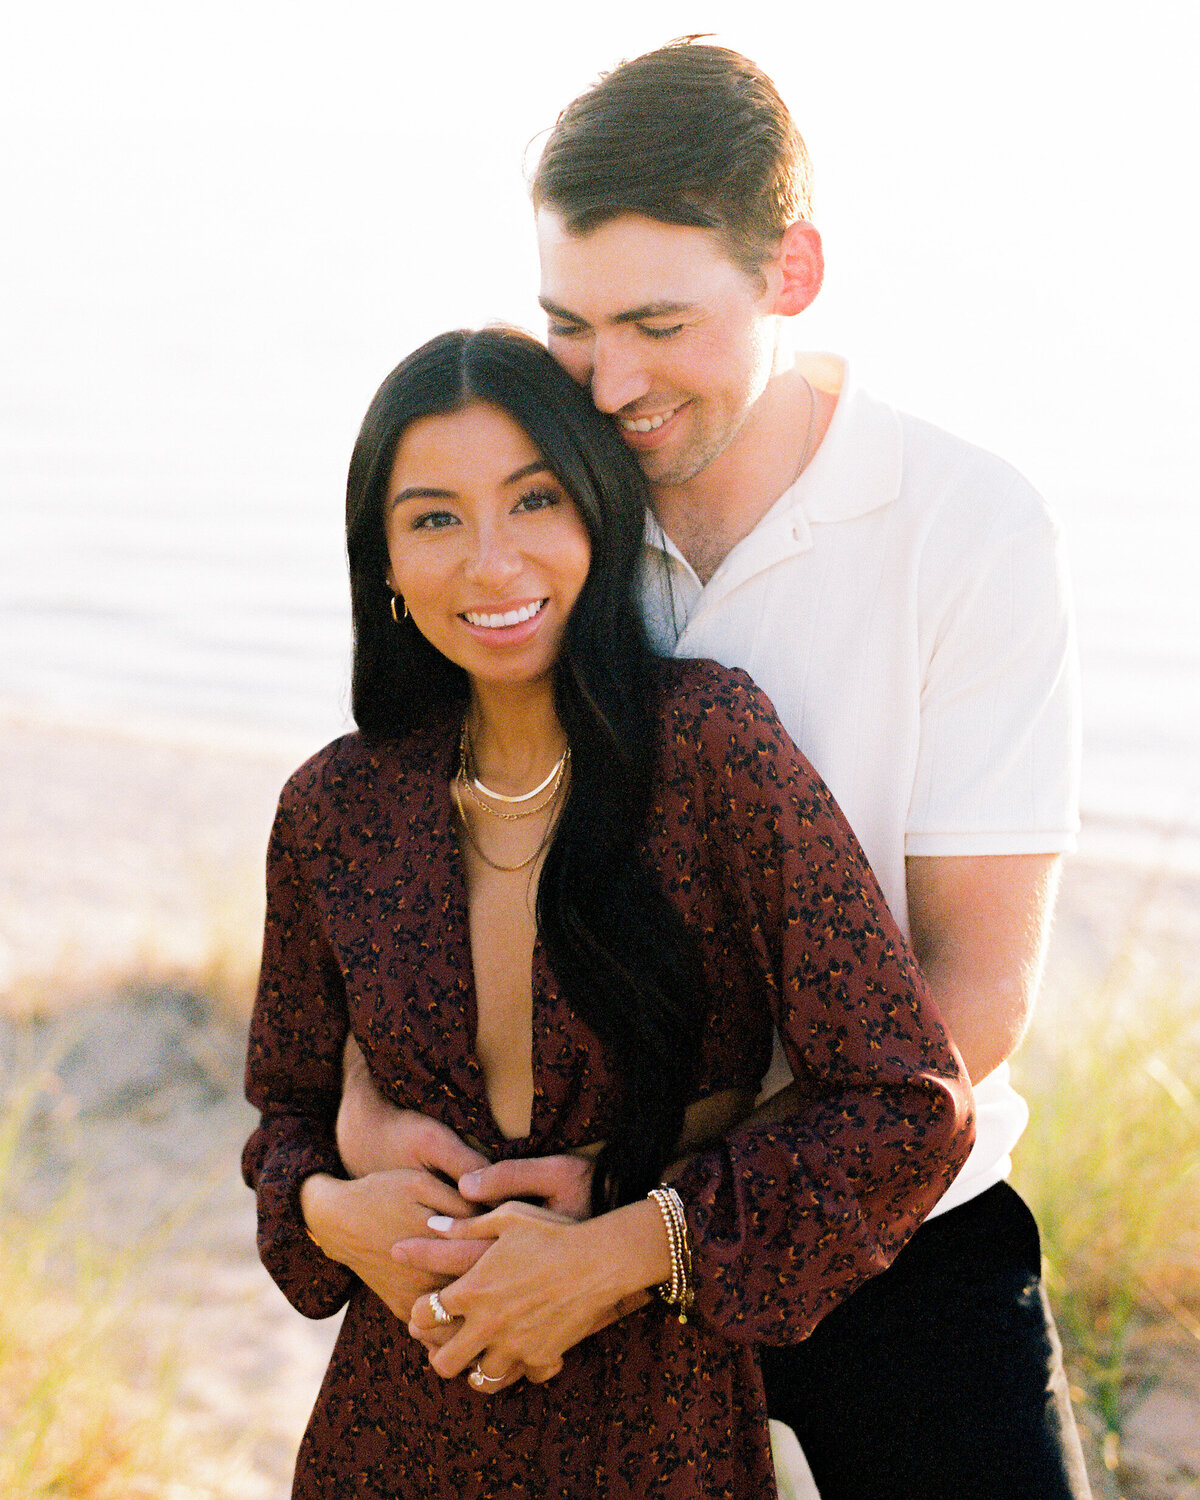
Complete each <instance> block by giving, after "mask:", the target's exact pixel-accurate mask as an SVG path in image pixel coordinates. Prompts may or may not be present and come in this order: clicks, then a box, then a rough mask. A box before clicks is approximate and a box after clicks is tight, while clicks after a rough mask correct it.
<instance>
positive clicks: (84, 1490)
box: [0, 918, 1200, 1500]
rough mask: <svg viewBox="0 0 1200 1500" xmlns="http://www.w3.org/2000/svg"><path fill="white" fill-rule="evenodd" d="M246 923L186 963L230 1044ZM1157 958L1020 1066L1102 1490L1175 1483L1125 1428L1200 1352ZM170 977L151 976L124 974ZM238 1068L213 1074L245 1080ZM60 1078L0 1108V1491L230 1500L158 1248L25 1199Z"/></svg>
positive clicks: (1177, 1094)
mask: <svg viewBox="0 0 1200 1500" xmlns="http://www.w3.org/2000/svg"><path fill="white" fill-rule="evenodd" d="M253 937H254V935H253V934H251V933H250V932H249V929H248V927H247V928H246V930H245V931H243V930H240V929H239V928H238V926H237V923H236V922H234V921H233V919H232V918H231V919H230V923H229V927H228V930H226V929H225V927H224V926H222V927H221V930H220V931H218V930H217V924H215V923H214V924H213V930H212V939H213V940H212V942H211V948H210V954H209V957H208V959H207V960H206V961H205V962H204V963H203V964H201V965H200V966H199V967H198V968H196V969H195V970H193V971H192V972H191V973H189V974H188V975H187V976H186V984H187V988H188V990H189V991H190V992H191V993H193V994H196V995H199V996H201V997H203V1000H204V1002H205V1004H206V1006H207V1007H208V1008H209V1011H210V1013H211V1014H212V1015H213V1016H214V1018H223V1020H222V1021H220V1025H221V1026H222V1027H223V1028H224V1029H225V1030H226V1031H228V1034H229V1037H230V1039H235V1038H236V1037H237V1035H238V1034H239V1031H240V1028H241V1027H243V1026H244V1022H245V1018H246V1016H247V1015H248V1011H249V1004H250V999H251V994H252V985H253V964H252V962H251V960H250V958H249V956H248V955H249V953H250V951H251V950H250V946H249V945H250V944H251V943H252V942H253ZM1143 957H1144V956H1143V955H1141V954H1139V953H1137V952H1132V951H1131V953H1130V954H1127V955H1124V956H1123V957H1121V958H1120V959H1118V961H1117V962H1116V963H1115V964H1113V965H1112V967H1111V969H1110V970H1109V971H1108V972H1107V973H1106V974H1105V976H1104V977H1103V978H1102V979H1101V980H1100V981H1098V982H1092V981H1090V980H1088V981H1085V980H1083V979H1076V978H1075V977H1071V978H1069V979H1067V980H1066V981H1065V982H1064V981H1062V980H1061V979H1060V980H1056V983H1055V985H1053V986H1052V987H1051V988H1050V990H1049V991H1048V992H1047V994H1046V995H1045V996H1044V997H1043V999H1042V1002H1041V1004H1040V1006H1039V1011H1038V1014H1037V1016H1036V1018H1035V1021H1034V1025H1033V1027H1032V1029H1031V1032H1030V1035H1029V1037H1028V1038H1027V1039H1026V1042H1025V1044H1024V1046H1023V1048H1022V1051H1021V1053H1020V1054H1019V1056H1018V1058H1017V1060H1016V1064H1015V1072H1016V1074H1017V1083H1018V1087H1019V1088H1020V1089H1021V1090H1022V1092H1023V1093H1024V1094H1025V1095H1026V1097H1027V1098H1028V1099H1029V1102H1030V1108H1031V1121H1030V1125H1029V1129H1028V1131H1027V1133H1026V1136H1025V1138H1024V1140H1023V1141H1022V1143H1021V1145H1020V1147H1019V1149H1018V1151H1017V1153H1016V1162H1017V1165H1016V1172H1015V1176H1014V1182H1015V1185H1016V1186H1017V1187H1018V1188H1019V1189H1020V1190H1021V1191H1022V1192H1023V1193H1024V1194H1025V1195H1026V1197H1027V1198H1028V1199H1029V1201H1030V1203H1031V1205H1032V1206H1033V1208H1034V1211H1035V1213H1036V1215H1037V1217H1038V1220H1039V1223H1040V1226H1041V1230H1042V1237H1043V1254H1044V1259H1045V1267H1046V1274H1047V1283H1048V1287H1049V1290H1050V1295H1051V1299H1052V1302H1053V1304H1054V1307H1055V1313H1056V1317H1057V1318H1058V1321H1059V1327H1060V1331H1061V1333H1062V1335H1063V1341H1064V1347H1065V1352H1066V1356H1067V1363H1068V1370H1069V1373H1070V1376H1071V1381H1072V1387H1073V1391H1072V1394H1073V1396H1074V1398H1075V1400H1076V1406H1077V1412H1078V1414H1079V1416H1080V1420H1081V1425H1082V1427H1083V1429H1084V1436H1085V1446H1086V1447H1087V1449H1088V1455H1089V1466H1090V1468H1091V1470H1092V1473H1093V1482H1094V1484H1095V1488H1096V1495H1097V1500H1100V1497H1104V1500H1109V1497H1111V1500H1116V1497H1118V1496H1122V1497H1125V1500H1135V1497H1140V1496H1142V1495H1143V1494H1144V1495H1147V1496H1148V1495H1150V1494H1152V1493H1153V1494H1154V1495H1155V1496H1156V1497H1157V1496H1158V1495H1159V1494H1161V1493H1166V1492H1164V1491H1157V1490H1155V1491H1151V1490H1143V1489H1142V1488H1140V1487H1139V1485H1138V1484H1137V1483H1131V1482H1129V1477H1128V1475H1127V1474H1126V1473H1125V1471H1124V1469H1123V1447H1122V1444H1123V1439H1124V1431H1125V1424H1126V1420H1127V1417H1128V1414H1129V1412H1130V1410H1131V1408H1132V1406H1133V1405H1134V1403H1135V1402H1136V1401H1137V1400H1138V1399H1139V1398H1140V1397H1141V1396H1144V1394H1145V1392H1146V1390H1147V1389H1148V1388H1149V1386H1150V1384H1151V1383H1152V1382H1153V1380H1154V1379H1155V1378H1156V1377H1155V1368H1156V1367H1155V1362H1154V1358H1153V1355H1154V1351H1155V1350H1156V1349H1158V1348H1161V1347H1162V1346H1163V1345H1164V1344H1170V1343H1171V1342H1172V1341H1174V1343H1175V1344H1176V1345H1178V1346H1182V1347H1186V1348H1188V1349H1189V1350H1191V1351H1192V1353H1193V1354H1195V1353H1200V1099H1198V1097H1197V1082H1196V1081H1197V1080H1198V1079H1200V984H1198V983H1197V981H1196V980H1194V979H1191V978H1188V977H1185V976H1181V975H1179V974H1172V973H1164V972H1163V971H1162V970H1161V969H1157V968H1152V967H1150V968H1148V967H1146V966H1145V964H1144V962H1143ZM175 981H176V982H179V976H178V975H176V976H175ZM163 982H164V981H163V976H162V975H161V973H148V974H140V975H138V976H135V977H129V978H127V979H126V981H125V986H124V988H125V992H126V993H127V994H130V995H136V994H138V993H139V992H141V993H145V992H146V991H148V990H153V989H154V988H155V987H156V986H158V985H161V984H163ZM220 1050H221V1049H220V1048H218V1051H220ZM227 1063H228V1059H224V1058H223V1057H222V1058H218V1059H217V1060H216V1062H215V1063H214V1066H213V1068H212V1075H213V1077H214V1080H216V1079H217V1078H218V1077H221V1076H224V1077H225V1079H226V1085H225V1086H227V1087H230V1088H236V1080H235V1078H234V1077H233V1074H232V1072H231V1070H230V1069H229V1067H228V1066H227ZM52 1073H53V1069H52V1067H49V1068H43V1069H42V1070H41V1072H40V1073H39V1071H38V1070H37V1069H34V1070H33V1071H32V1072H29V1073H28V1074H27V1082H26V1083H25V1084H24V1085H23V1086H22V1089H21V1091H20V1093H19V1094H18V1095H17V1096H16V1097H10V1099H9V1100H8V1102H7V1103H6V1105H5V1106H4V1107H3V1110H2V1111H0V1494H2V1495H4V1496H5V1497H12V1500H50V1497H51V1496H55V1497H59V1496H67V1497H74V1500H118V1497H121V1500H124V1497H128V1500H139V1497H142V1496H156V1497H170V1500H192V1497H197V1496H205V1497H207V1496H213V1497H216V1496H220V1497H222V1500H226V1497H228V1500H234V1497H235V1496H237V1495H240V1494H241V1493H242V1491H241V1490H240V1488H226V1487H225V1485H224V1484H223V1483H220V1482H217V1483H214V1484H213V1485H211V1486H209V1485H201V1486H200V1487H197V1485H196V1483H195V1480H196V1477H197V1474H196V1467H195V1465H194V1464H193V1466H192V1470H191V1479H190V1481H189V1479H188V1478H186V1477H185V1476H184V1475H183V1473H182V1472H181V1469H182V1465H183V1463H184V1462H185V1461H186V1460H185V1458H184V1448H183V1445H181V1443H180V1441H179V1437H178V1424H177V1423H175V1422H174V1420H173V1412H172V1408H173V1405H174V1401H175V1388H176V1372H175V1370H174V1369H173V1367H172V1364H171V1360H170V1358H168V1357H167V1356H165V1355H164V1354H163V1353H162V1352H161V1349H160V1350H159V1352H157V1353H156V1352H155V1351H154V1350H153V1349H151V1348H150V1347H148V1346H142V1347H139V1345H138V1342H137V1340H136V1339H134V1338H131V1336H130V1330H131V1329H132V1328H135V1327H136V1326H137V1324H138V1321H139V1319H138V1316H137V1310H136V1304H137V1299H138V1295H139V1293H138V1290H137V1275H136V1267H137V1265H138V1261H139V1256H140V1254H141V1251H142V1250H144V1248H145V1247H127V1248H126V1249H123V1250H121V1251H120V1252H112V1251H110V1250H108V1249H106V1248H104V1247H102V1246H100V1245H98V1244H96V1243H94V1242H93V1241H91V1240H89V1238H88V1236H87V1235H86V1233H84V1232H83V1230H82V1229H81V1228H80V1225H81V1223H82V1222H83V1217H84V1216H83V1214H82V1213H81V1212H80V1207H81V1205H80V1203H79V1201H78V1194H77V1193H74V1192H72V1191H71V1190H68V1191H67V1192H66V1193H64V1194H62V1195H61V1196H60V1197H59V1198H57V1199H56V1200H55V1201H54V1202H53V1203H52V1204H50V1205H49V1207H48V1209H47V1208H44V1207H43V1208H42V1209H40V1210H39V1211H38V1212H37V1213H36V1214H31V1213H29V1212H26V1211H24V1210H23V1209H22V1206H21V1203H22V1194H21V1192H20V1191H19V1188H20V1185H21V1181H22V1178H23V1176H24V1166H25V1163H24V1161H23V1151H24V1150H25V1149H26V1148H25V1146H24V1145H23V1142H24V1140H25V1137H26V1136H27V1134H28V1132H27V1130H26V1125H27V1122H28V1119H29V1116H30V1114H31V1111H32V1110H33V1108H34V1106H35V1105H37V1106H38V1107H40V1108H43V1109H44V1108H46V1107H47V1100H46V1098H45V1097H44V1096H43V1097H42V1098H41V1099H40V1100H39V1098H38V1097H37V1094H38V1089H39V1088H41V1087H42V1086H43V1085H42V1083H41V1082H40V1079H44V1078H45V1077H46V1076H48V1075H52ZM51 1103H52V1101H51ZM210 1457H211V1455H210ZM1170 1493H1172V1494H1176V1493H1178V1494H1179V1495H1181V1496H1182V1495H1184V1494H1186V1493H1188V1491H1187V1490H1186V1489H1179V1490H1178V1491H1174V1490H1173V1491H1171V1492H1170Z"/></svg>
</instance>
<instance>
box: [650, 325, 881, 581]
mask: <svg viewBox="0 0 1200 1500" xmlns="http://www.w3.org/2000/svg"><path fill="white" fill-rule="evenodd" d="M796 363H797V366H798V367H799V368H800V369H801V370H802V371H803V373H804V374H805V375H807V376H808V378H809V379H811V380H812V382H813V384H814V385H818V386H820V387H821V388H822V389H823V390H840V395H839V397H838V403H837V406H836V407H835V408H834V413H833V418H832V420H831V421H830V423H829V427H828V428H827V430H826V433H825V437H824V439H823V440H822V442H821V446H820V447H819V448H818V449H817V451H816V454H815V455H814V456H813V458H812V460H811V462H810V463H809V464H808V466H807V468H806V469H805V470H804V472H803V474H801V475H800V477H799V478H798V479H797V480H796V482H795V483H794V484H792V485H789V486H788V488H787V489H786V490H784V492H783V494H782V495H780V497H779V499H778V500H776V501H775V503H774V505H772V506H771V508H770V510H768V511H767V513H766V514H765V515H764V516H763V518H762V520H761V521H759V523H758V524H757V526H755V528H754V530H753V531H752V532H750V534H749V535H748V536H745V537H743V538H742V540H741V541H740V542H739V543H738V544H737V546H736V547H735V548H734V549H733V551H732V552H731V553H730V554H729V556H728V557H727V558H726V559H725V561H724V562H723V563H722V564H721V566H720V568H718V569H717V572H716V573H715V574H714V576H713V578H712V580H711V583H710V584H709V585H708V587H709V588H710V589H713V588H718V589H719V590H720V592H722V593H724V592H726V591H727V590H728V589H730V588H733V587H736V585H737V584H738V583H739V582H742V581H744V580H745V579H746V578H748V577H750V576H751V575H752V574H754V573H756V572H760V571H761V570H762V568H763V567H765V566H769V565H770V564H771V563H773V562H778V561H780V560H781V559H782V558H784V557H787V556H790V555H794V554H795V553H798V552H807V551H808V550H809V548H810V547H811V546H812V532H811V530H810V526H811V525H819V524H821V523H827V522H834V521H846V520H852V519H853V518H854V517H856V516H864V515H868V514H869V513H870V512H871V511H874V510H879V509H880V508H881V507H882V506H884V505H890V504H891V503H892V501H893V500H895V499H896V498H897V496H898V495H899V493H900V483H901V475H902V472H903V457H904V453H903V437H902V433H901V428H900V418H899V416H898V415H897V413H896V412H895V411H894V410H893V408H892V407H890V406H888V405H886V404H885V403H884V402H882V401H879V400H877V399H876V398H875V397H874V396H871V395H868V393H867V392H866V391H864V390H862V389H861V387H859V386H858V385H856V384H855V383H854V381H853V380H852V378H851V375H850V370H849V366H848V365H847V364H846V362H845V361H844V360H842V359H840V358H838V356H836V355H833V354H804V355H801V356H799V357H798V359H797V361H796ZM646 545H647V546H648V547H651V548H654V549H655V550H657V551H660V552H665V553H666V554H667V555H668V556H669V557H671V558H672V559H673V560H674V561H675V563H676V564H677V565H679V566H682V568H683V569H684V570H685V571H686V573H687V574H689V575H691V576H692V578H693V579H695V575H694V574H693V573H692V569H691V567H690V565H689V564H688V562H687V561H686V559H685V558H684V557H683V555H682V553H681V552H680V551H679V549H678V548H677V547H676V546H675V544H674V543H673V542H672V541H671V539H670V538H669V537H668V536H667V535H666V533H665V532H664V531H663V529H662V527H661V526H660V525H659V523H658V521H657V520H656V519H655V518H654V517H653V516H647V518H646ZM695 582H696V586H697V589H699V580H698V579H695Z"/></svg>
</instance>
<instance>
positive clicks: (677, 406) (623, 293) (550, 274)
mask: <svg viewBox="0 0 1200 1500" xmlns="http://www.w3.org/2000/svg"><path fill="white" fill-rule="evenodd" d="M537 229H538V249H539V253H540V256H541V263H542V287H541V297H540V301H541V304H542V307H543V308H544V309H545V312H546V314H547V317H548V318H549V334H548V339H547V342H548V344H549V346H550V352H551V353H552V354H553V355H554V357H555V359H557V360H558V362H559V364H561V365H562V366H563V367H564V369H566V370H567V371H568V372H569V373H570V374H571V375H572V376H573V377H574V378H575V379H576V380H577V381H579V382H580V384H581V385H586V386H587V387H588V388H589V390H590V391H591V394H592V400H593V401H594V402H595V403H596V405H597V407H599V409H600V410H601V411H603V412H607V413H608V414H609V415H610V416H612V417H613V418H615V420H616V424H617V428H618V431H619V432H620V433H621V436H622V437H623V438H624V439H625V441H626V443H627V444H628V445H629V447H630V448H632V449H633V451H634V452H635V453H636V454H637V455H638V458H639V459H640V461H641V465H642V468H643V469H644V470H645V473H646V477H647V478H648V479H649V480H650V481H651V482H652V483H653V484H655V485H659V486H664V487H665V486H675V485H682V484H686V483H687V482H688V480H690V479H692V478H694V476H695V475H697V474H698V473H700V471H701V470H702V469H705V468H707V467H708V465H709V464H711V463H712V462H713V460H714V459H716V458H718V457H720V455H721V454H722V453H724V452H725V451H726V449H727V448H729V447H730V445H731V444H732V443H734V442H735V440H736V439H737V437H738V434H739V432H741V430H742V426H743V424H744V423H745V421H746V419H747V417H749V416H750V415H751V413H752V412H753V410H754V406H755V403H756V402H757V401H758V399H759V398H760V396H761V395H762V393H763V391H764V390H765V389H766V385H767V381H768V379H769V377H770V374H771V368H772V363H773V359H774V353H775V337H776V320H775V318H774V317H773V316H772V311H771V309H772V306H773V303H774V300H775V296H776V292H777V288H776V287H775V285H774V277H773V273H772V271H771V269H770V268H769V267H768V268H765V270H764V274H763V276H762V277H761V278H760V277H752V276H749V275H747V273H746V272H745V271H744V270H742V269H741V268H740V267H739V266H737V265H735V264H734V263H733V261H732V260H730V259H729V257H728V255H727V253H726V252H725V250H724V247H723V246H722V244H721V242H720V240H719V238H718V237H717V235H716V234H715V233H714V232H713V231H711V230H708V229H693V228H690V227H688V226H686V225H678V224H660V223H659V222H658V221H657V220H655V219H647V218H644V217H643V216H642V215H640V214H624V215H622V216H621V217H620V218H617V219H612V220H610V221H609V222H608V223H607V224H602V225H601V226H600V228H599V229H596V230H594V231H593V232H592V233H591V234H589V235H585V236H578V235H573V234H570V233H569V232H568V231H567V229H566V227H565V226H564V224H563V222H562V219H561V218H560V217H559V215H558V214H557V213H555V212H554V211H553V210H552V209H542V210H541V211H540V212H539V213H538V216H537Z"/></svg>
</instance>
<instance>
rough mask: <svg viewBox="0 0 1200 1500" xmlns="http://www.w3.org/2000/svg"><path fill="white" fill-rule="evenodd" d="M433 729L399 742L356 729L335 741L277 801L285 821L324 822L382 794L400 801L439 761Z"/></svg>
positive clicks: (294, 774)
mask: <svg viewBox="0 0 1200 1500" xmlns="http://www.w3.org/2000/svg"><path fill="white" fill-rule="evenodd" d="M440 743H441V740H440V739H439V738H438V736H437V734H436V732H435V729H434V727H432V726H431V727H430V728H428V729H421V730H416V731H413V732H412V733H411V734H407V735H404V736H402V737H399V738H388V739H384V738H377V737H370V738H368V737H366V736H364V735H363V734H362V733H360V732H359V731H358V730H355V731H354V732H353V733H351V734H344V735H341V736H339V738H338V739H336V740H331V741H330V742H329V744H328V745H325V746H324V747H323V748H322V749H320V750H318V751H317V752H316V754H315V755H310V756H309V758H308V759H307V760H306V761H305V762H304V764H303V765H301V766H299V767H298V768H297V769H296V770H295V771H293V772H292V774H291V776H289V777H288V779H287V781H286V783H285V784H284V787H283V791H282V792H281V794H280V797H279V810H280V812H281V813H282V814H283V815H284V816H287V817H290V818H292V819H297V818H308V819H313V818H318V819H327V818H329V817H330V816H336V815H337V814H338V813H339V812H342V811H348V810H352V809H354V810H360V811H361V810H362V808H363V806H364V804H369V803H372V802H375V801H377V800H378V798H379V797H380V796H381V795H383V794H384V789H385V788H386V794H387V795H388V796H389V797H396V796H402V795H403V794H404V788H405V785H406V784H407V783H408V782H409V781H411V780H412V779H413V778H414V777H420V776H428V775H429V774H430V773H431V770H432V768H433V766H434V765H435V764H436V763H437V762H438V761H440V756H439V754H438V746H439V745H440Z"/></svg>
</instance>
